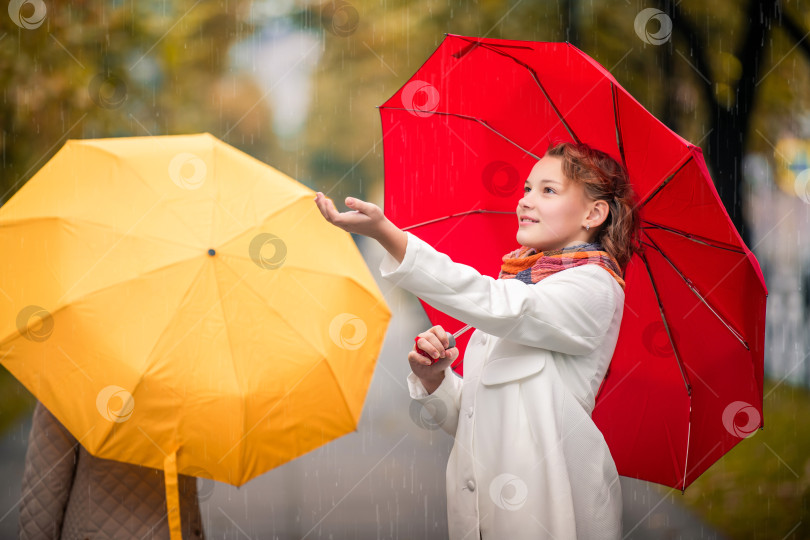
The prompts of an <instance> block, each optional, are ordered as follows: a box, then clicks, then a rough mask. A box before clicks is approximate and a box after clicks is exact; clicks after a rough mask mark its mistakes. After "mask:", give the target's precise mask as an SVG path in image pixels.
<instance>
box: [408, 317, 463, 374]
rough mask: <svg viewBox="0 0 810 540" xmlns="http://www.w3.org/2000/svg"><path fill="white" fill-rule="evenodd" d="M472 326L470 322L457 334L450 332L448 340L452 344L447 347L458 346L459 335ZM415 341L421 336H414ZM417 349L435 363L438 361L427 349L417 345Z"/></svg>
mask: <svg viewBox="0 0 810 540" xmlns="http://www.w3.org/2000/svg"><path fill="white" fill-rule="evenodd" d="M470 328H472V326H470V325H469V324H468V325H467V326H465V327H464V328H462V329H461V330H459V331H458V332H456V333H455V334H450V335H449V336H448V341H449V342H450V346H449V347H447V348H448V349H452V348H453V347H455V346H456V338H457V337H458V336H460V335H461V334H463V333H464V332H466V331H467V330H469V329H470ZM413 341H414V343H416V342H418V341H419V336H416V337H415V338H414V340H413ZM416 351H417V352H418V353H419V354H421V355H422V356H425V357H427V358H430V359H431V361H432V362H433V363H434V364H435V363H436V361H437V360H438V359H434V358H433V357H432V356H430V355H429V354H428V353H426V352H425V351H423V350H422V349H420V348H419V347H416Z"/></svg>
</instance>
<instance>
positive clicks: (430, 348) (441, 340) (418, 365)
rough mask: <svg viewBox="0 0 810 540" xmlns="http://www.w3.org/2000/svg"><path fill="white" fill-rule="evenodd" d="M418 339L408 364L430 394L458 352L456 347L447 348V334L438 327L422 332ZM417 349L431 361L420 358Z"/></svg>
mask: <svg viewBox="0 0 810 540" xmlns="http://www.w3.org/2000/svg"><path fill="white" fill-rule="evenodd" d="M419 338H420V339H419V341H417V342H416V343H415V344H414V346H413V350H412V351H411V352H409V353H408V362H410V364H411V371H413V373H414V375H416V376H417V377H419V380H420V381H421V382H422V386H424V387H425V390H427V393H428V394H432V393H433V392H434V391H435V390H436V388H438V387H439V385H440V384H441V383H442V381H443V380H444V370H445V368H447V366H449V365H450V364H452V363H453V362H454V361H455V360H456V358H458V354H459V351H458V347H451V348H447V346H448V345H449V344H450V341H449V338H448V334H447V332H445V331H444V329H443V328H442V327H441V326H440V325H436V326H434V327H432V328H430V329H429V330H427V331H426V332H422V333H421V334H419ZM417 349H421V350H423V351H425V352H426V353H428V354H429V355H430V357H431V358H432V359H433V360H431V358H426V357H425V356H422V354H420V353H419V351H418V350H417ZM433 361H435V363H433Z"/></svg>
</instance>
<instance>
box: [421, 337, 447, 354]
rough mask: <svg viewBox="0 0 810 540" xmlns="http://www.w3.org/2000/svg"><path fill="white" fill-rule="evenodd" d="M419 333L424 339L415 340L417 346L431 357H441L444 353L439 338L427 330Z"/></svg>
mask: <svg viewBox="0 0 810 540" xmlns="http://www.w3.org/2000/svg"><path fill="white" fill-rule="evenodd" d="M420 335H421V336H422V339H423V340H424V341H419V342H417V345H418V346H419V348H420V349H422V350H423V351H425V352H426V353H428V354H429V355H430V356H431V358H434V359H435V358H439V357H441V356H442V354H443V353H444V346H443V345H442V344H441V342H440V341H439V338H437V337H436V335H435V334H432V333H429V332H428V333H425V334H420ZM425 342H427V343H425Z"/></svg>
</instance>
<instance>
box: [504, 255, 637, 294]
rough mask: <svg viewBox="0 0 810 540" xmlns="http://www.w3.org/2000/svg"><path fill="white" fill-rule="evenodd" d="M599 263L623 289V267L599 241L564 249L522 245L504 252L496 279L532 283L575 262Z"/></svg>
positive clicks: (577, 264) (572, 265)
mask: <svg viewBox="0 0 810 540" xmlns="http://www.w3.org/2000/svg"><path fill="white" fill-rule="evenodd" d="M583 264H598V265H599V266H601V267H602V268H604V269H605V270H607V271H608V272H610V275H611V276H613V277H614V278H615V279H616V281H617V282H618V283H619V285H621V287H622V290H624V279H623V278H622V271H621V268H620V267H619V263H618V262H617V261H616V259H615V258H614V257H613V256H612V255H611V254H610V253H608V252H607V251H604V250H603V248H602V244H599V243H593V244H578V245H576V246H571V247H568V248H563V249H553V250H551V249H550V250H546V251H541V252H539V253H538V252H537V250H536V249H534V248H529V247H526V246H521V247H519V248H518V249H516V250H514V251H512V252H510V253H507V254H506V255H504V256H503V264H502V265H501V271H500V273H499V274H498V279H515V278H517V279H519V280H520V281H522V282H524V283H527V284H529V285H531V284H532V283H537V282H538V281H540V280H541V279H544V278H547V277H548V276H550V275H552V274H554V273H556V272H559V271H560V270H565V269H567V268H573V267H575V266H581V265H583Z"/></svg>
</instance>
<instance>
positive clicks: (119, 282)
mask: <svg viewBox="0 0 810 540" xmlns="http://www.w3.org/2000/svg"><path fill="white" fill-rule="evenodd" d="M191 260H192V259H182V260H179V261H174V262H171V263H169V264H164V265H163V266H160V267H158V268H153V269H151V270H148V271H146V272H142V273H140V274H136V275H135V276H133V277H131V278H129V279H127V280H122V281H116V282H115V283H110V284H109V285H106V286H104V287H101V288H99V289H94V290H92V291H89V292H87V293H86V294H83V295H82V296H80V297H78V298H74V299H72V300H71V301H70V302H65V303H63V304H61V305H59V306H57V307H56V308H54V309H52V310H48V313H49V314H50V316H51V317H53V316H54V315H55V314H56V313H58V312H60V311H62V310H63V309H65V308H66V307H68V306H69V305H71V304H75V303H78V302H81V301H82V300H85V299H87V298H89V297H90V296H92V295H94V294H98V293H100V292H104V291H107V290H108V289H111V288H113V287H117V286H119V285H122V284H124V283H127V282H129V281H134V280H136V279H141V278H144V277H147V276H149V275H150V274H154V273H156V272H160V271H162V270H166V269H167V268H172V267H173V266H177V265H179V264H183V263H187V262H189V261H191ZM32 321H33V323H34V324H36V323H37V321H36V320H33V319H32ZM9 336H12V339H10V340H8V341H7V339H8V337H9ZM9 336H4V337H3V338H2V339H0V344H1V345H4V344H6V343H11V342H12V341H14V340H15V339H17V338H18V337H21V336H22V334H21V333H20V332H13V333H12V334H9Z"/></svg>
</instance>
